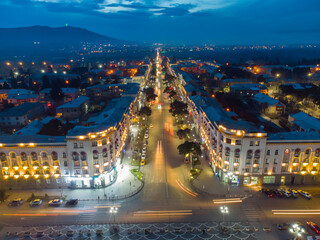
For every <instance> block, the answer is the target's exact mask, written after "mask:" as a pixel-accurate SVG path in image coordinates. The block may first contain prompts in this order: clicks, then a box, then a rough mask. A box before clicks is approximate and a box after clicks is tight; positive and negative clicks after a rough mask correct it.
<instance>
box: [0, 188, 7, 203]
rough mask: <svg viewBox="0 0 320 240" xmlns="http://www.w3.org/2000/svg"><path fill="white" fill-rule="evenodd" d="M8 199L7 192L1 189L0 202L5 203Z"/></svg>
mask: <svg viewBox="0 0 320 240" xmlns="http://www.w3.org/2000/svg"><path fill="white" fill-rule="evenodd" d="M5 199H6V190H5V189H0V202H3V201H4V200H5Z"/></svg>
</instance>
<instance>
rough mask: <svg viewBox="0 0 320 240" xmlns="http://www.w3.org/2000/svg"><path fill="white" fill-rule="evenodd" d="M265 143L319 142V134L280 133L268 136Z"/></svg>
mask: <svg viewBox="0 0 320 240" xmlns="http://www.w3.org/2000/svg"><path fill="white" fill-rule="evenodd" d="M267 141H306V142H307V141H311V142H314V141H317V142H318V141H319V142H320V134H319V133H317V132H280V133H273V134H268V139H267Z"/></svg>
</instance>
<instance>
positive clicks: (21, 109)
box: [0, 103, 43, 117]
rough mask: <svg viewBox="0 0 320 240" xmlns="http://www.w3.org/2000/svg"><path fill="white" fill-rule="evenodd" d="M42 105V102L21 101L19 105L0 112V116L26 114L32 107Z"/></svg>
mask: <svg viewBox="0 0 320 240" xmlns="http://www.w3.org/2000/svg"><path fill="white" fill-rule="evenodd" d="M41 105H43V104H42V103H23V104H20V105H19V106H16V107H13V108H10V109H8V110H6V111H3V112H0V116H1V117H19V116H23V115H25V114H27V112H28V111H30V110H31V109H33V108H37V107H39V106H41Z"/></svg>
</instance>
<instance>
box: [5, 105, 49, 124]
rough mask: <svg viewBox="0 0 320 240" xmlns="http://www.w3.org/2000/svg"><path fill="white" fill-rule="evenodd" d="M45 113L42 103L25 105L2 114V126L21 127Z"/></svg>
mask: <svg viewBox="0 0 320 240" xmlns="http://www.w3.org/2000/svg"><path fill="white" fill-rule="evenodd" d="M43 112H44V104H42V103H23V104H21V105H19V106H16V107H13V108H10V109H8V110H6V111H3V112H0V125H1V126H7V127H21V126H25V125H27V124H28V123H30V122H31V120H32V119H34V118H36V117H38V116H40V115H41V114H42V113H43Z"/></svg>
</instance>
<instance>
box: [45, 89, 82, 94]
mask: <svg viewBox="0 0 320 240" xmlns="http://www.w3.org/2000/svg"><path fill="white" fill-rule="evenodd" d="M51 89H52V88H44V89H42V90H41V91H40V93H47V94H49V93H50V92H51ZM61 91H62V92H63V93H64V94H70V93H76V92H79V89H77V88H61Z"/></svg>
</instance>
